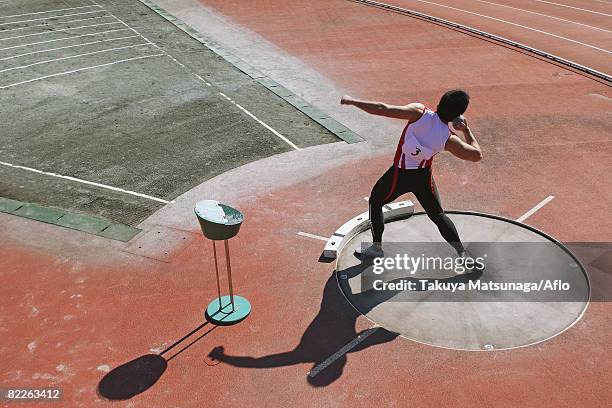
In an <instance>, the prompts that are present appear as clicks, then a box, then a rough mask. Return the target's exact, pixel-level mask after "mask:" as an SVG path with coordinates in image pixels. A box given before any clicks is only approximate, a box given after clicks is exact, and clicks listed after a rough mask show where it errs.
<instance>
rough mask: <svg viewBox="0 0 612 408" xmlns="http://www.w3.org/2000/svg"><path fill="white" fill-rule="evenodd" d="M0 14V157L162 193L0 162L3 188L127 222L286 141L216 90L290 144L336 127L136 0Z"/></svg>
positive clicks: (18, 5) (26, 7)
mask: <svg viewBox="0 0 612 408" xmlns="http://www.w3.org/2000/svg"><path fill="white" fill-rule="evenodd" d="M98 6H99V7H98ZM47 11H48V12H47ZM92 12H95V13H92ZM33 13H36V14H33ZM81 13H83V14H81ZM84 13H87V14H84ZM67 14H79V15H73V16H66V15H67ZM7 16H14V17H7ZM62 16H63V17H62ZM0 17H4V18H2V21H1V22H2V23H7V24H4V25H2V26H0V71H3V72H1V73H0V105H1V106H2V109H0V122H2V124H3V133H2V139H3V143H2V145H1V146H0V161H2V162H5V163H9V164H13V165H18V166H23V167H28V168H32V169H37V170H42V171H45V172H48V173H56V174H60V175H65V176H71V177H75V178H78V179H81V180H86V181H91V182H95V183H99V184H101V185H104V186H111V187H115V188H119V189H122V190H127V191H130V192H135V193H140V194H144V195H147V196H152V197H156V198H159V199H161V200H162V201H155V200H149V199H147V198H143V197H141V196H135V195H129V194H125V193H123V192H118V191H112V190H109V189H105V188H103V187H97V186H92V185H87V184H82V183H79V182H77V181H75V180H69V179H65V178H57V177H55V176H53V175H43V174H39V173H34V172H31V171H28V170H26V169H19V168H12V167H7V166H0V173H1V177H0V195H1V196H3V197H5V198H10V199H15V200H19V201H24V202H35V203H38V204H43V205H48V206H52V207H59V208H63V209H67V210H74V211H77V212H82V213H86V214H92V215H97V216H102V217H105V218H107V219H109V220H112V221H114V222H119V223H124V224H129V225H136V224H138V223H139V222H140V221H142V220H143V219H144V218H146V217H147V216H148V215H150V214H151V213H152V212H154V211H155V210H157V209H159V208H160V207H161V206H163V204H164V203H163V201H171V200H173V199H174V198H175V197H177V196H179V195H181V194H183V193H185V192H186V191H188V190H190V189H191V188H193V187H194V186H197V185H198V184H200V183H202V182H204V181H206V180H208V179H210V178H212V177H214V176H216V175H219V174H222V173H224V172H226V171H227V170H230V169H232V168H234V167H238V166H241V165H243V164H245V163H248V162H250V161H254V160H258V159H261V158H264V157H268V156H271V155H275V154H278V153H282V152H287V151H290V150H292V149H293V148H292V147H291V146H290V145H289V144H288V143H286V142H285V141H283V140H282V139H281V138H279V137H277V136H276V135H275V134H273V133H272V132H270V131H269V130H268V129H266V128H265V127H264V126H262V125H261V124H260V123H259V122H257V121H256V120H254V119H253V118H252V117H250V116H249V115H247V114H246V113H245V112H244V111H243V110H242V109H240V108H239V107H238V106H236V105H235V104H233V103H231V102H230V101H228V100H227V99H226V98H224V97H223V95H221V93H223V94H225V95H227V96H228V97H230V98H231V99H232V100H233V101H235V102H236V103H237V104H239V105H240V106H242V107H244V108H245V109H247V110H248V111H249V112H251V113H252V114H253V115H255V116H256V117H257V118H258V119H259V120H261V121H263V122H265V123H266V124H268V125H269V126H270V127H272V128H273V129H275V130H276V131H277V132H279V133H280V134H282V135H283V136H285V137H286V138H287V139H289V140H290V141H291V142H292V143H294V144H295V145H296V146H298V147H299V148H304V147H308V146H313V145H317V144H323V143H331V142H337V141H338V140H339V139H338V138H337V137H336V136H334V135H332V134H331V133H329V132H328V131H327V130H325V129H324V128H323V127H321V126H320V125H319V124H317V123H315V122H314V121H312V120H311V119H309V118H308V117H306V116H305V115H304V114H302V113H301V112H299V111H297V110H296V109H295V107H293V106H291V105H290V104H288V103H286V102H285V101H283V100H282V99H281V98H279V97H278V96H277V95H275V94H274V93H272V92H270V91H269V90H268V89H266V88H265V87H264V86H262V85H261V84H259V83H258V82H256V81H255V80H253V79H252V78H250V77H248V76H247V75H245V74H244V73H242V72H240V71H238V70H237V69H236V68H235V67H233V66H232V65H231V64H229V63H227V62H226V61H224V60H223V59H221V58H220V57H219V56H217V55H216V54H214V53H213V52H211V51H210V50H208V49H207V48H205V47H204V46H203V45H202V44H200V43H199V42H198V41H196V40H194V39H193V38H191V37H190V36H188V35H187V34H185V33H184V32H182V31H181V30H180V29H178V28H177V27H175V26H174V25H173V24H171V23H169V22H167V21H166V20H164V19H163V18H162V17H160V16H159V15H157V14H156V13H154V12H153V11H151V10H150V9H149V8H147V7H146V6H145V5H143V4H142V3H140V2H138V1H136V0H131V1H127V2H126V1H115V0H100V1H98V2H97V3H91V2H83V1H73V0H71V1H61V2H57V1H43V2H32V1H26V2H21V1H17V0H15V1H8V2H2V3H1V4H0ZM46 17H54V18H51V19H45V20H40V19H43V18H46ZM26 20H36V21H26ZM75 20H80V21H75ZM8 23H11V24H8ZM12 23H14V24H12ZM84 26H89V27H84ZM78 27H83V28H78ZM126 60H127V61H126ZM72 71H76V72H72ZM198 76H199V77H200V78H201V79H200V78H198ZM43 77H47V78H45V79H41V78H43ZM28 81H29V82H28ZM206 83H208V84H209V85H206Z"/></svg>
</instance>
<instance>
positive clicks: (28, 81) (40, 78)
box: [0, 54, 164, 163]
mask: <svg viewBox="0 0 612 408" xmlns="http://www.w3.org/2000/svg"><path fill="white" fill-rule="evenodd" d="M163 55H164V54H154V55H144V56H142V57H134V58H127V59H124V60H120V61H113V62H109V63H107V64H100V65H94V66H92V67H85V68H79V69H74V70H72V71H65V72H59V73H57V74H51V75H45V76H42V77H38V78H33V79H28V80H26V81H21V82H15V83H14V84H9V85H4V86H0V89H6V88H12V87H13V86H17V85H23V84H28V83H30V82H35V81H40V80H43V79H47V78H53V77H57V76H62V75H70V74H74V73H76V72H81V71H87V70H90V69H95V68H102V67H108V66H110V65H115V64H120V63H122V62H128V61H135V60H140V59H145V58H153V57H161V56H163ZM0 163H2V162H0Z"/></svg>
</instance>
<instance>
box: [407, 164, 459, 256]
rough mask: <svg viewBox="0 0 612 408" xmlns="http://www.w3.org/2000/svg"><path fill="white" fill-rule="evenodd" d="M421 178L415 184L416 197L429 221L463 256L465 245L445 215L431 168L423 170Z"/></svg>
mask: <svg viewBox="0 0 612 408" xmlns="http://www.w3.org/2000/svg"><path fill="white" fill-rule="evenodd" d="M419 178H420V180H418V181H417V182H416V183H415V186H414V189H413V192H414V195H415V196H416V198H417V200H419V203H421V205H422V206H423V208H424V209H425V211H426V212H427V215H428V216H429V219H431V220H432V221H433V222H434V223H435V224H436V226H437V227H438V230H439V231H440V234H442V237H443V238H444V239H445V240H446V242H448V243H449V244H451V245H452V246H453V248H455V250H456V251H457V253H458V254H460V255H461V254H462V253H463V252H464V248H463V244H462V243H461V240H460V239H459V234H458V233H457V228H455V224H453V222H452V221H451V219H450V218H448V216H447V215H446V214H444V210H443V209H442V204H441V203H440V196H439V194H438V188H437V187H436V183H435V181H434V179H433V176H432V174H431V168H429V169H423V172H422V175H421V177H419Z"/></svg>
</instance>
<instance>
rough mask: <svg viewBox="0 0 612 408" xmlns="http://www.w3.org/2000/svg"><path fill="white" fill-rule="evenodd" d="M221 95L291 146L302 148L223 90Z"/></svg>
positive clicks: (297, 148)
mask: <svg viewBox="0 0 612 408" xmlns="http://www.w3.org/2000/svg"><path fill="white" fill-rule="evenodd" d="M219 95H221V96H222V97H224V98H225V99H227V100H228V101H230V102H231V103H233V104H234V105H236V107H238V109H240V110H241V111H243V112H244V113H246V114H247V115H249V116H250V117H251V118H253V119H254V120H255V121H257V123H259V124H260V125H262V126H263V127H265V128H266V129H268V130H269V131H270V132H272V133H273V134H274V135H275V136H277V137H278V138H279V139H281V140H283V141H284V142H285V143H287V144H288V145H289V146H291V147H293V148H294V149H295V150H302V149H300V148H299V147H297V146H296V145H295V144H294V143H293V142H292V141H291V140H289V139H287V138H286V137H285V136H283V135H281V134H280V133H278V132H277V131H276V130H274V129H272V128H271V127H270V126H268V124H267V123H265V122H263V121H261V120H260V119H258V118H257V117H256V116H255V115H253V114H252V113H251V112H249V111H248V110H246V109H245V108H243V107H242V106H240V105H239V104H238V103H236V102H235V101H233V100H232V98H230V97H229V96H227V95H226V94H224V93H223V92H219Z"/></svg>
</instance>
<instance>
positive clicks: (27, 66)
mask: <svg viewBox="0 0 612 408" xmlns="http://www.w3.org/2000/svg"><path fill="white" fill-rule="evenodd" d="M147 45H149V44H136V45H126V46H124V47H116V48H108V49H105V50H100V51H92V52H86V53H84V54H77V55H70V56H68V57H62V58H55V59H51V60H45V61H39V62H33V63H32V64H28V65H22V66H20V67H12V68H7V69H2V70H0V72H6V71H12V70H15V69H23V68H29V67H32V66H34V65H41V64H49V63H51V62H56V61H64V60H67V59H71V58H78V57H84V56H87V55H94V54H101V53H103V52H109V51H116V50H123V49H126V48H134V47H144V46H147Z"/></svg>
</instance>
